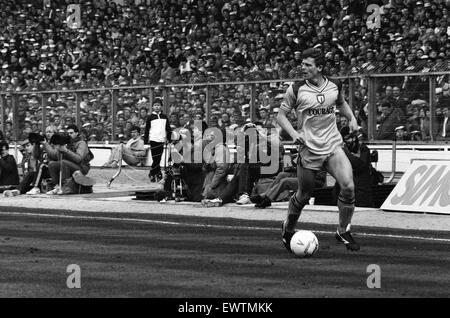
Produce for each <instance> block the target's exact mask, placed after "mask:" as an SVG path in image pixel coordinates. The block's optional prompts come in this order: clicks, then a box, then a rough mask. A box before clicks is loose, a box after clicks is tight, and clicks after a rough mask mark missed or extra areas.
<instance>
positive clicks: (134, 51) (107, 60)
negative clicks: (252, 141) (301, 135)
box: [0, 0, 450, 141]
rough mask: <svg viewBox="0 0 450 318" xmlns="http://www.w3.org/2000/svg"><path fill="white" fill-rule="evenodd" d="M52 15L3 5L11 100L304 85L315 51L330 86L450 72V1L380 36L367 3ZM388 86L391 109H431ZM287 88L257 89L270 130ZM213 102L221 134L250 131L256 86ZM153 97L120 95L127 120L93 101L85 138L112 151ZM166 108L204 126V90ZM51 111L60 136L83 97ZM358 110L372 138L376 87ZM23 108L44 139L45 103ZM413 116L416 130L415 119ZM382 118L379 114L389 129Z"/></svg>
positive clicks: (200, 0)
mask: <svg viewBox="0 0 450 318" xmlns="http://www.w3.org/2000/svg"><path fill="white" fill-rule="evenodd" d="M77 2H79V3H80V7H81V25H79V26H78V27H77V28H71V27H70V26H71V24H72V22H71V23H68V21H67V12H66V8H67V6H68V5H69V4H76V3H77ZM116 2H122V3H124V5H123V6H122V5H117V4H116ZM48 3H50V5H49V6H44V5H43V2H41V1H21V2H16V1H8V0H5V1H3V2H2V11H1V13H0V66H1V69H0V90H1V91H6V92H12V91H16V92H17V91H23V90H27V91H33V90H34V91H42V90H54V89H55V90H62V91H64V90H71V89H92V88H109V87H115V88H119V89H120V88H121V87H129V86H137V85H170V84H183V83H204V82H208V83H213V82H230V81H237V82H240V81H244V82H245V81H259V80H270V79H294V78H300V77H301V71H300V64H301V61H302V56H301V54H302V50H303V49H305V48H307V47H316V48H317V49H321V50H322V51H323V52H324V53H325V56H326V65H325V73H327V74H328V75H331V76H345V75H352V74H353V75H355V74H367V73H393V72H394V73H395V72H430V71H446V70H450V41H449V35H450V25H449V23H448V21H449V16H448V15H449V12H448V11H449V2H448V1H437V0H430V1H412V0H393V1H390V2H389V4H387V3H388V1H378V5H380V7H381V11H380V13H381V26H380V28H374V29H370V28H368V26H367V24H366V22H367V19H368V16H369V15H370V14H371V13H370V12H366V8H367V5H368V4H369V2H368V1H356V0H355V1H352V0H342V1H330V0H319V1H317V0H314V1H313V0H294V1H292V0H289V1H288V0H283V1H268V0H250V1H237V0H231V1H225V0H214V1H213V0H188V1H181V0H170V1H160V0H145V1H144V0H141V1H125V0H124V1H104V0H97V1H86V2H85V1H67V0H52V1H48ZM370 3H377V1H370ZM389 81H392V82H389V83H381V84H380V85H379V89H380V97H383V96H384V95H385V91H384V90H385V89H386V87H387V86H397V87H399V89H400V90H401V91H402V93H403V94H406V93H405V92H408V96H406V97H405V98H406V99H407V100H408V102H407V103H408V105H409V104H411V102H412V101H415V100H427V98H428V95H427V89H428V82H427V81H425V80H423V79H416V78H413V79H411V78H408V77H406V78H404V77H399V78H390V79H389ZM421 81H422V82H421ZM356 82H357V81H355V83H356ZM448 82H449V78H448V76H447V77H444V78H441V79H440V81H439V82H438V83H437V84H438V88H440V89H441V92H440V94H441V95H444V94H445V88H446V87H447V86H446V83H448ZM283 84H285V83H281V84H280V85H278V84H272V85H269V84H264V85H258V86H257V87H256V101H257V103H256V105H257V108H258V116H261V117H263V118H261V119H263V121H266V123H267V125H268V126H270V124H274V118H275V116H276V111H277V108H278V105H279V103H280V98H281V97H280V94H282V92H283V89H284V88H286V86H285V85H283ZM411 92H413V93H412V95H411ZM211 94H212V96H211V97H212V109H211V112H210V118H208V120H209V121H210V122H211V124H212V125H213V126H214V125H215V124H216V123H217V125H221V126H224V125H225V126H232V125H242V124H243V123H245V121H246V120H248V118H249V103H250V99H251V92H250V86H249V85H244V84H242V85H233V86H232V85H221V86H217V87H215V88H213V89H212V90H211ZM414 94H415V95H414ZM148 96H149V92H148V91H147V90H144V89H136V90H132V89H126V90H125V89H124V90H119V91H118V93H117V95H116V97H117V99H116V100H115V101H113V102H114V103H116V106H117V107H116V110H117V111H116V114H112V108H111V106H110V105H111V93H110V92H109V91H89V92H86V93H85V94H82V96H81V99H82V101H81V105H80V106H81V118H80V121H81V125H82V126H83V127H82V133H84V134H85V135H86V137H87V138H88V139H89V140H91V141H106V140H111V139H112V135H115V136H116V137H117V138H122V137H123V138H129V137H130V128H131V127H132V126H133V125H137V126H139V127H141V129H142V128H143V126H144V125H145V118H146V116H147V114H148V112H149V111H150V103H149V98H148ZM155 96H159V97H162V91H158V90H157V91H156V92H155ZM167 99H168V100H167V101H166V102H167V105H168V106H169V115H170V116H171V117H170V118H171V124H172V125H173V126H174V127H176V126H178V127H180V126H183V125H184V124H185V123H187V122H188V121H189V120H190V119H199V118H201V119H205V114H206V111H205V106H206V94H205V90H204V89H201V88H199V89H193V88H190V89H188V88H174V89H171V90H170V92H169V93H168V94H167ZM45 100H46V110H47V119H48V121H49V122H51V123H52V124H54V125H55V126H57V127H58V126H61V127H62V126H64V125H67V124H70V123H72V122H73V120H74V118H75V105H76V99H75V95H74V94H70V93H65V94H54V95H52V96H46V97H45ZM354 101H355V102H354V105H353V107H354V110H355V112H357V113H358V115H359V117H360V122H361V125H362V126H363V129H364V121H365V120H366V119H364V117H365V116H366V112H367V111H366V110H364V107H365V106H366V105H367V87H366V86H365V83H360V82H358V83H357V84H356V85H355V96H354ZM18 103H19V111H18V116H19V119H20V120H19V121H20V123H21V126H20V129H19V134H24V135H26V134H27V133H29V132H35V131H39V130H40V129H41V127H42V124H43V123H42V107H41V105H42V100H41V97H40V95H39V94H37V95H36V96H31V95H27V96H24V97H21V98H19V101H18ZM4 104H5V107H4V109H5V116H6V117H5V122H6V124H5V127H4V131H5V137H6V138H8V139H10V138H11V134H12V116H13V111H12V101H11V99H10V98H8V97H6V98H5V100H4ZM380 105H381V103H380ZM402 107H404V108H405V109H404V112H405V115H404V116H405V118H406V116H408V118H407V119H409V117H411V116H412V113H411V114H407V109H406V106H402ZM409 108H411V107H409ZM421 108H422V107H421ZM380 111H381V109H380ZM260 113H263V114H262V115H260ZM419 113H420V110H419ZM113 115H115V116H116V121H117V130H116V131H115V132H113V131H112V122H111V119H112V116H113ZM410 115H411V116H410ZM382 118H383V116H382V115H381V112H380V120H379V121H380V123H381V120H382ZM404 124H406V121H405V122H404ZM19 138H20V137H19Z"/></svg>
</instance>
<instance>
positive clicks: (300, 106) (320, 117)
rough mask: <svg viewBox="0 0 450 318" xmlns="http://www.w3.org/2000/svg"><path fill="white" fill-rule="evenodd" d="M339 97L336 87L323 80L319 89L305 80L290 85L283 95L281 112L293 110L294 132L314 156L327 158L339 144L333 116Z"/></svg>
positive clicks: (338, 90)
mask: <svg viewBox="0 0 450 318" xmlns="http://www.w3.org/2000/svg"><path fill="white" fill-rule="evenodd" d="M294 89H295V90H297V92H296V93H295V92H294ZM339 94H341V85H340V83H339V82H337V81H334V80H330V79H328V78H327V77H325V81H324V83H323V84H322V86H321V87H317V86H315V85H314V84H312V83H310V82H308V81H307V80H306V81H300V82H296V83H293V84H292V85H291V86H290V87H289V88H288V89H287V91H286V93H285V95H284V100H283V102H282V103H281V109H283V110H284V111H285V112H287V113H289V112H290V111H292V110H294V109H295V111H296V112H297V118H298V131H299V133H300V134H301V135H302V138H303V140H304V141H305V146H306V147H307V148H308V149H309V151H310V152H312V153H314V154H317V155H327V154H330V153H332V152H334V150H335V149H336V147H338V146H341V145H342V143H343V140H342V136H341V134H340V132H339V130H338V128H337V125H336V115H335V110H336V101H337V100H338V97H339Z"/></svg>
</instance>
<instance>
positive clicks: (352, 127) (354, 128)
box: [348, 118, 358, 132]
mask: <svg viewBox="0 0 450 318" xmlns="http://www.w3.org/2000/svg"><path fill="white" fill-rule="evenodd" d="M348 127H349V128H350V132H354V131H355V132H356V131H358V122H357V121H356V118H353V119H352V120H351V121H350V122H349V123H348Z"/></svg>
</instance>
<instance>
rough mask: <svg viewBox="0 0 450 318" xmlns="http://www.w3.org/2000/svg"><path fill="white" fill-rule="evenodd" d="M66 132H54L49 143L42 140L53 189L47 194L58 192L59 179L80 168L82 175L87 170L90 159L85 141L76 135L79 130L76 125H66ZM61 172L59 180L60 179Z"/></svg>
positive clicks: (63, 178) (68, 176) (67, 176)
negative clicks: (64, 133) (53, 185)
mask: <svg viewBox="0 0 450 318" xmlns="http://www.w3.org/2000/svg"><path fill="white" fill-rule="evenodd" d="M67 134H68V135H63V134H55V135H53V136H52V139H51V140H50V143H51V144H52V145H51V144H49V143H48V142H46V141H44V142H43V145H44V149H45V151H46V152H47V154H48V158H49V160H50V163H49V165H48V168H49V171H50V176H51V178H52V181H53V183H54V184H56V186H55V189H53V190H51V191H49V192H47V194H57V193H58V192H60V190H61V189H60V186H59V184H60V181H61V182H62V181H64V180H66V179H67V178H70V177H71V176H72V174H73V173H74V172H75V171H77V170H80V171H81V173H82V174H83V175H86V174H87V173H88V172H89V169H90V164H89V161H90V160H91V159H92V157H91V154H90V151H89V148H88V145H87V143H86V142H85V141H84V140H81V138H80V137H79V136H78V134H79V130H78V127H77V126H76V125H73V124H72V125H69V126H68V127H67ZM60 173H61V178H62V179H61V180H60Z"/></svg>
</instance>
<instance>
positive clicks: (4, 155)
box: [0, 141, 20, 195]
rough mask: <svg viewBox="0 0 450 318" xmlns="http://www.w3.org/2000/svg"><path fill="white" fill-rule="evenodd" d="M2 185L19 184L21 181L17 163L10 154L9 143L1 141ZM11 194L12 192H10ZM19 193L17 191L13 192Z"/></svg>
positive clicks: (0, 164)
mask: <svg viewBox="0 0 450 318" xmlns="http://www.w3.org/2000/svg"><path fill="white" fill-rule="evenodd" d="M0 152H1V153H0V186H18V185H19V183H20V180H19V172H18V170H17V163H16V159H14V156H12V155H10V154H9V145H8V143H7V142H5V141H0ZM8 193H9V194H10V193H11V192H8ZM12 193H13V194H14V195H17V194H18V193H17V192H12Z"/></svg>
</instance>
